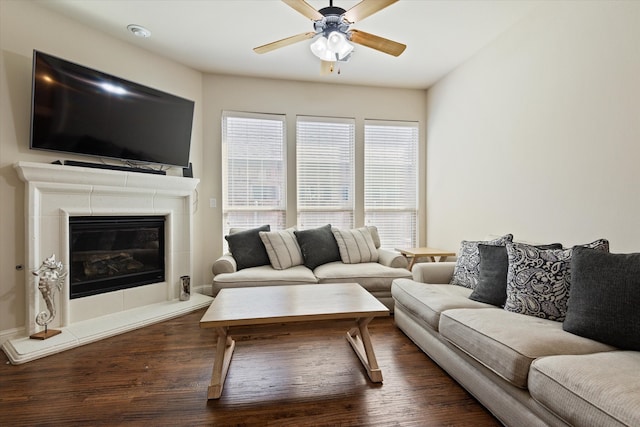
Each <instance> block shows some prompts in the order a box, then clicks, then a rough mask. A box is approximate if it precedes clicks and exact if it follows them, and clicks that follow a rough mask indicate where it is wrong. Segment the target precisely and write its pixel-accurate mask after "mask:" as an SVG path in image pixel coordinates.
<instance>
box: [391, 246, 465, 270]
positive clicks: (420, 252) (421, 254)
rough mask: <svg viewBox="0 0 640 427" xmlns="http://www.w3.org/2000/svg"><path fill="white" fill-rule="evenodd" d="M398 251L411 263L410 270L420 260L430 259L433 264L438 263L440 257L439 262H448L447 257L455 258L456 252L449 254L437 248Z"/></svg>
mask: <svg viewBox="0 0 640 427" xmlns="http://www.w3.org/2000/svg"><path fill="white" fill-rule="evenodd" d="M396 251H398V252H400V253H401V254H402V255H403V256H404V257H405V258H407V260H408V261H409V270H411V269H412V268H413V264H415V263H416V262H417V261H418V259H420V258H429V259H430V260H431V261H432V262H436V257H438V258H439V259H438V261H439V262H442V261H446V259H447V257H449V256H455V255H456V253H455V252H449V251H445V250H442V249H435V248H426V247H422V248H405V249H403V248H396Z"/></svg>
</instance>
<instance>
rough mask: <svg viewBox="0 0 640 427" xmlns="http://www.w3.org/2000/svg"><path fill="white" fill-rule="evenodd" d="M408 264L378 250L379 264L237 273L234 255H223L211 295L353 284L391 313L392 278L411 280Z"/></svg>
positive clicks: (335, 264)
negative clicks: (242, 289) (262, 288)
mask: <svg viewBox="0 0 640 427" xmlns="http://www.w3.org/2000/svg"><path fill="white" fill-rule="evenodd" d="M407 265H408V263H407V260H406V258H405V257H403V256H402V255H400V254H399V253H398V252H395V251H392V250H387V249H381V248H378V262H363V263H358V264H345V263H343V262H341V261H334V262H330V263H327V264H323V265H320V266H318V267H316V268H315V269H313V270H311V269H309V268H307V267H305V266H304V265H297V266H295V267H290V268H287V269H284V270H276V269H274V268H273V267H272V266H271V265H262V266H258V267H250V268H244V269H241V270H237V264H236V261H235V259H234V258H233V256H232V255H231V254H225V255H223V256H221V257H220V258H218V259H217V260H216V261H215V262H214V263H213V267H212V271H213V276H214V277H213V296H214V297H215V296H216V295H217V294H218V292H220V290H221V289H224V288H233V287H249V286H278V285H299V284H307V283H354V282H355V283H359V284H360V285H362V287H363V288H365V289H366V290H367V291H369V292H370V293H371V294H372V295H373V296H374V297H376V298H377V299H378V300H380V302H382V303H383V304H384V305H385V306H387V308H389V310H391V311H393V298H391V283H392V282H393V280H394V279H399V278H411V277H412V275H411V272H410V271H409V270H407Z"/></svg>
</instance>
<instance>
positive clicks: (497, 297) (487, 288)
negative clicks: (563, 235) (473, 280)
mask: <svg viewBox="0 0 640 427" xmlns="http://www.w3.org/2000/svg"><path fill="white" fill-rule="evenodd" d="M536 248H538V249H562V244H560V243H551V244H549V245H537V246H536ZM478 251H479V254H480V263H479V265H478V270H479V272H480V274H479V276H478V284H477V285H476V287H475V289H474V290H473V292H472V293H471V295H469V299H472V300H474V301H479V302H484V303H486V304H492V305H495V306H498V307H503V306H504V303H505V301H506V300H507V270H508V267H509V257H508V256H507V248H506V247H505V246H490V245H482V244H481V245H478Z"/></svg>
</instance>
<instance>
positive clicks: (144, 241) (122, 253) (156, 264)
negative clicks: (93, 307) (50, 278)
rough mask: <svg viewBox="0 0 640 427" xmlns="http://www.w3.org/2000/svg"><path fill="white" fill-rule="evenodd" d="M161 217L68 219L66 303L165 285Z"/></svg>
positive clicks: (83, 217) (86, 217) (84, 217)
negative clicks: (158, 284)
mask: <svg viewBox="0 0 640 427" xmlns="http://www.w3.org/2000/svg"><path fill="white" fill-rule="evenodd" d="M164 229H165V217H163V216H76V217H70V218H69V248H70V252H71V253H70V256H69V259H70V260H71V262H70V268H69V270H70V277H69V282H70V284H71V289H70V298H71V299H74V298H80V297H86V296H89V295H97V294H101V293H105V292H112V291H116V290H120V289H128V288H133V287H136V286H143V285H148V284H150V283H157V282H162V281H164V280H165V253H164Z"/></svg>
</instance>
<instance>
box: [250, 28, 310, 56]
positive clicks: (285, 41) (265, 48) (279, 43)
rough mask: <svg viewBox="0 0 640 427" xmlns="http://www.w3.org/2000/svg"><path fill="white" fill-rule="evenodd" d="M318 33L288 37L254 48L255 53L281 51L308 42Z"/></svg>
mask: <svg viewBox="0 0 640 427" xmlns="http://www.w3.org/2000/svg"><path fill="white" fill-rule="evenodd" d="M315 35H316V33H315V32H313V31H309V32H308V33H302V34H298V35H296V36H291V37H287V38H286V39H282V40H278V41H275V42H271V43H267V44H264V45H262V46H258V47H254V48H253V51H254V52H255V53H267V52H271V51H272V50H276V49H280V48H281V47H285V46H289V45H290V44H294V43H298V42H301V41H303V40H307V39H310V38H312V37H313V36H315Z"/></svg>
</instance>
